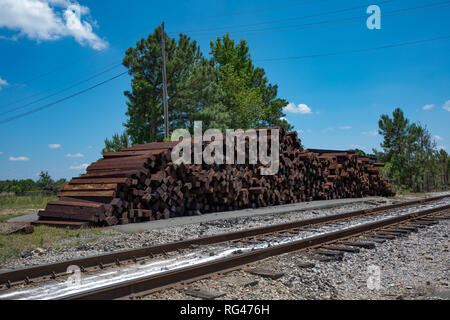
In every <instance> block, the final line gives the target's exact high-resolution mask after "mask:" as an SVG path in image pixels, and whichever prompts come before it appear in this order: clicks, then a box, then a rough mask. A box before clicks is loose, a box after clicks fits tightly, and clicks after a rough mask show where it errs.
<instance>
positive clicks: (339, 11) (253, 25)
mask: <svg viewBox="0 0 450 320" xmlns="http://www.w3.org/2000/svg"><path fill="white" fill-rule="evenodd" d="M394 1H396V0H386V1H381V2H378V3H370V4H375V5H381V4H386V3H389V2H394ZM368 5H369V4H366V5H362V6H356V7H350V8H345V9H340V10H334V11H327V12H320V13H316V14H311V15H306V16H301V17H295V18H285V19H278V20H268V21H263V22H258V23H251V24H241V25H233V26H223V27H216V28H207V29H197V30H187V31H178V32H176V31H173V32H168V34H178V33H206V32H208V31H211V30H224V29H225V30H229V29H236V28H245V27H255V26H260V25H264V24H275V23H280V22H286V21H295V20H302V19H309V18H315V17H321V16H325V15H330V14H336V13H343V12H347V11H353V10H357V9H363V8H367V7H368ZM236 32H238V31H236Z"/></svg>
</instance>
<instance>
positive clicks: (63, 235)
mask: <svg viewBox="0 0 450 320" xmlns="http://www.w3.org/2000/svg"><path fill="white" fill-rule="evenodd" d="M101 232H102V231H101V230H100V229H91V228H86V229H78V230H73V229H68V228H67V229H63V228H53V227H48V226H39V227H35V228H34V232H33V233H31V234H9V235H6V234H0V262H1V261H4V260H6V259H8V258H11V257H12V256H14V255H17V254H19V253H21V252H23V251H26V250H33V249H35V248H43V249H45V248H50V247H52V248H56V249H58V248H61V247H72V246H77V245H80V244H81V239H80V238H81V237H82V236H86V235H89V238H92V239H91V240H92V241H94V240H96V239H98V237H99V234H100V233H101ZM83 238H84V239H83V240H86V237H83Z"/></svg>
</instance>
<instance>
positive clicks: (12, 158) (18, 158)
mask: <svg viewBox="0 0 450 320" xmlns="http://www.w3.org/2000/svg"><path fill="white" fill-rule="evenodd" d="M29 160H30V158H28V157H23V156H21V157H9V161H29Z"/></svg>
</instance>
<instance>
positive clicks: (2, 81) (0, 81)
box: [0, 77, 9, 91]
mask: <svg viewBox="0 0 450 320" xmlns="http://www.w3.org/2000/svg"><path fill="white" fill-rule="evenodd" d="M8 84H9V83H8V82H7V81H6V80H3V79H2V77H0V91H2V86H3V87H6V86H7V85H8Z"/></svg>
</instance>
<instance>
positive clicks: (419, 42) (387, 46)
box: [0, 35, 450, 124]
mask: <svg viewBox="0 0 450 320" xmlns="http://www.w3.org/2000/svg"><path fill="white" fill-rule="evenodd" d="M448 38H450V35H446V36H441V37H436V38H430V39H423V40H416V41H409V42H401V43H395V44H390V45H384V46H379V47H372V48H365V49H355V50H346V51H337V52H329V53H322V54H313V55H304V56H296V57H286V58H270V59H257V60H254V61H255V62H267V61H283V60H284V61H285V60H297V59H305V58H317V57H325V56H334V55H342V54H349V53H360V52H367V51H375V50H382V49H388V48H395V47H401V46H409V45H416V44H421V43H426V42H431V41H437V40H442V39H448ZM126 73H128V71H125V72H122V73H120V74H118V75H116V76H114V77H112V78H109V79H107V80H105V81H102V82H100V83H97V84H95V85H93V86H91V87H89V88H86V89H84V90H81V91H78V92H76V93H74V94H72V95H70V96H67V97H64V98H62V99H59V100H57V101H54V102H52V103H49V104H46V105H44V106H41V107H38V108H35V109H33V110H30V111H27V112H24V113H21V114H19V115H16V116H13V117H10V118H7V119H4V120H1V121H0V124H3V123H7V122H10V121H13V120H16V119H19V118H22V117H24V116H27V115H29V114H32V113H35V112H38V111H41V110H43V109H46V108H49V107H51V106H53V105H55V104H58V103H61V102H63V101H66V100H68V99H71V98H73V97H75V96H78V95H80V94H83V93H85V92H87V91H90V90H92V89H94V88H96V87H99V86H101V85H103V84H105V83H108V82H110V81H112V80H114V79H117V78H119V77H121V76H123V75H125V74H126Z"/></svg>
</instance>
